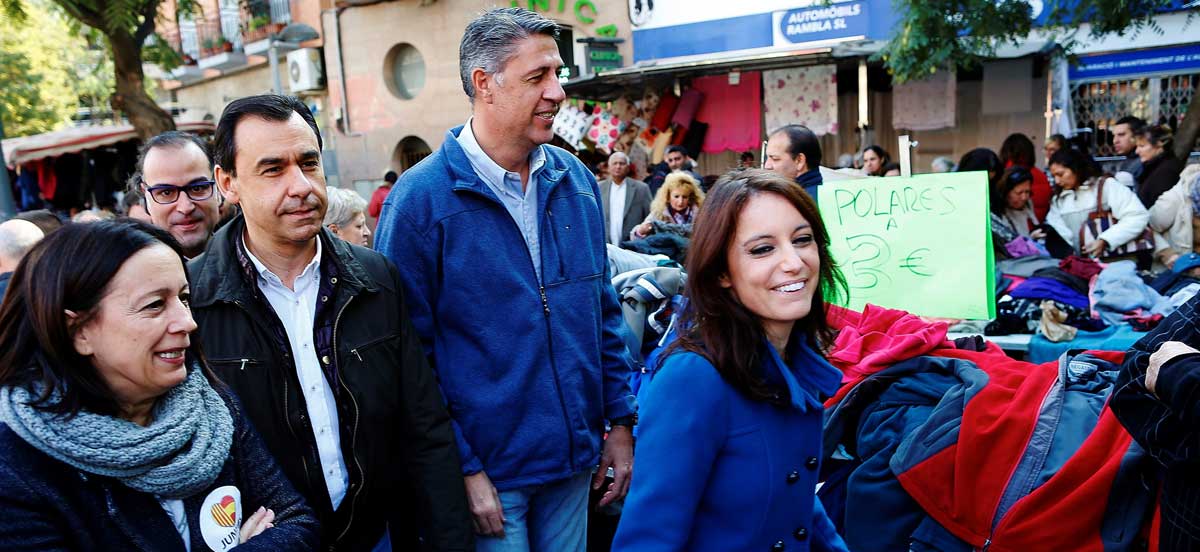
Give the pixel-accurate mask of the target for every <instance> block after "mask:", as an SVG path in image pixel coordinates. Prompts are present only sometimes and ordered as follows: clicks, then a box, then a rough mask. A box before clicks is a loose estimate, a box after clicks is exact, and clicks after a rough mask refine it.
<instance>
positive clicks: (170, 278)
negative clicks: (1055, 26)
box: [0, 8, 1200, 552]
mask: <svg viewBox="0 0 1200 552" xmlns="http://www.w3.org/2000/svg"><path fill="white" fill-rule="evenodd" d="M557 33H558V25H557V24H556V23H554V22H553V21H552V20H550V19H547V18H545V17H543V16H541V15H538V14H536V13H533V12H530V11H527V10H523V9H519V8H501V9H495V10H492V11H489V12H487V13H485V14H483V15H481V16H479V17H478V18H477V19H476V20H474V21H473V22H472V23H471V24H470V25H469V26H468V27H467V28H466V30H465V32H464V35H463V38H462V42H461V50H460V56H461V62H462V63H461V75H460V77H461V80H462V84H463V90H464V93H465V95H466V98H467V100H468V101H469V102H470V103H471V106H472V109H471V116H470V118H469V119H467V120H466V121H465V122H464V124H463V125H462V126H458V127H456V128H454V129H451V130H450V131H449V132H448V134H447V137H446V140H445V141H444V143H443V144H442V145H441V147H440V148H439V149H438V150H437V151H436V152H434V153H433V154H432V155H431V156H430V157H428V158H426V159H425V160H424V161H422V162H421V163H419V164H417V165H416V166H414V167H412V168H410V169H408V170H407V171H405V172H404V173H403V174H397V173H395V172H392V171H388V172H387V173H386V174H385V175H384V180H385V185H384V186H383V187H380V188H379V189H378V190H376V191H375V193H374V194H373V195H372V196H371V198H370V199H369V200H367V199H365V198H364V197H362V196H361V195H359V194H358V193H357V192H355V191H353V190H347V189H339V188H333V187H327V186H326V183H325V177H324V172H323V169H322V157H321V151H322V138H321V134H320V131H319V129H318V128H317V125H316V122H315V120H314V118H313V115H312V113H311V112H310V111H309V109H308V107H306V106H305V104H304V103H303V102H301V101H299V100H297V99H295V98H290V97H285V96H278V95H263V96H253V97H247V98H240V99H237V100H234V101H233V102H231V103H230V104H229V105H228V106H227V107H226V109H225V111H224V113H223V114H222V116H221V118H220V120H219V122H218V124H217V128H216V134H215V137H214V139H213V142H212V144H209V143H207V142H206V141H204V140H202V139H200V138H198V137H196V136H195V135H192V134H188V133H183V132H174V131H172V132H167V133H164V134H161V135H158V136H155V137H153V138H151V139H150V140H148V141H146V142H145V144H144V145H143V147H142V149H141V151H140V152H139V156H138V160H137V174H136V175H135V177H134V178H133V179H132V181H131V182H130V186H129V189H128V190H127V192H126V193H125V196H124V199H123V200H122V202H121V205H122V208H123V209H124V213H123V216H121V217H119V218H118V217H117V216H116V215H115V214H109V213H107V212H100V211H83V212H81V213H79V214H77V215H75V216H74V217H72V218H71V220H70V221H68V222H65V223H64V222H62V221H61V220H60V219H59V218H58V217H57V216H56V215H54V214H53V213H50V212H48V211H31V212H27V213H22V214H20V215H18V216H17V217H15V218H13V219H12V220H9V221H5V222H3V223H2V224H0V297H2V298H3V299H2V301H3V303H2V304H0V421H3V422H4V423H3V425H0V467H2V468H3V469H0V481H2V482H3V483H4V484H3V485H0V506H3V510H4V512H5V513H6V516H5V518H4V519H3V520H0V547H3V548H4V549H5V550H48V549H56V550H57V549H62V550H91V549H119V548H126V547H127V546H128V544H129V542H131V541H134V542H138V543H141V545H143V547H144V548H147V549H154V550H202V549H208V548H213V549H217V547H229V546H232V545H233V544H239V545H240V546H242V547H244V549H246V550H316V549H328V550H335V549H336V550H363V551H375V550H390V549H398V550H454V551H465V550H482V551H497V552H499V551H545V552H560V551H582V550H585V549H586V548H587V547H588V545H589V540H590V538H591V537H590V536H589V531H588V523H589V518H591V517H592V514H591V513H589V512H592V511H594V510H595V509H596V508H597V507H599V508H603V507H606V506H609V505H613V504H620V503H622V501H623V502H624V512H623V514H622V516H621V518H620V522H619V524H617V526H616V528H615V531H614V534H613V535H610V536H609V539H610V541H611V545H612V548H613V549H614V550H622V551H642V550H645V551H651V550H714V551H717V550H747V549H750V550H760V549H761V550H766V549H768V548H769V549H771V550H784V549H785V548H786V549H787V550H810V549H811V550H831V551H838V550H847V549H848V548H847V544H846V542H845V539H844V538H843V535H840V534H839V532H838V526H837V524H836V523H835V521H834V520H832V519H831V517H830V516H829V515H828V514H827V513H826V511H825V507H824V506H823V505H822V501H821V500H819V499H817V498H816V497H815V494H814V491H815V489H816V488H817V486H818V483H819V476H820V474H821V473H822V472H821V470H820V467H821V463H822V459H824V458H827V457H828V455H829V454H830V453H831V451H829V450H824V451H823V450H822V447H823V444H822V416H823V405H822V402H823V401H824V400H825V399H827V398H829V397H830V396H832V395H833V394H834V393H835V392H837V390H838V388H839V386H840V385H841V384H842V383H843V374H842V372H841V371H839V370H838V369H837V368H834V366H833V365H831V364H830V362H829V361H828V360H827V358H826V356H825V355H826V353H827V352H828V351H829V349H830V347H831V346H832V343H833V339H834V336H835V331H834V329H833V325H832V323H831V321H830V320H829V319H828V312H827V308H828V306H829V305H828V303H827V302H828V301H833V300H835V299H837V298H839V297H843V296H844V294H845V293H846V292H847V290H846V284H845V281H844V280H843V278H842V276H841V275H840V273H839V272H838V269H837V263H836V262H835V260H834V259H833V258H832V257H831V253H830V249H829V236H828V234H827V233H826V230H825V226H824V224H823V222H822V219H821V214H820V208H819V205H818V202H817V197H818V190H819V188H820V186H822V185H824V177H823V176H822V171H823V170H829V169H825V168H823V161H825V159H824V156H823V155H822V151H821V147H820V143H819V141H818V139H817V137H816V135H815V134H814V133H813V132H812V131H811V130H809V129H808V128H806V127H804V126H802V125H799V124H796V125H787V126H784V127H782V128H779V129H773V130H772V131H771V132H770V134H769V135H768V136H767V141H766V143H765V145H764V155H765V157H764V158H763V159H761V160H760V161H756V160H755V154H754V153H753V152H746V153H745V154H742V155H741V156H740V157H739V162H738V164H739V166H738V167H736V168H732V170H730V171H728V172H724V174H721V175H719V176H716V175H708V176H701V174H700V173H701V170H700V167H699V166H698V164H697V163H696V161H695V159H693V158H692V157H691V155H690V154H689V152H688V151H687V150H686V149H685V148H683V147H681V146H671V147H669V148H667V149H666V150H665V152H664V156H663V159H662V161H661V163H658V164H655V165H652V166H651V167H649V168H648V170H647V171H646V174H643V175H639V174H635V173H634V172H631V164H630V160H629V157H628V156H627V155H626V154H625V153H622V152H619V151H618V152H612V153H611V154H610V155H608V156H607V157H606V158H605V159H603V160H602V161H601V162H597V163H595V164H593V165H591V166H589V165H588V164H586V163H584V162H583V161H581V159H580V158H579V157H577V156H576V155H574V154H572V153H569V152H567V151H565V150H563V149H560V148H556V147H553V146H550V145H549V142H550V141H551V139H552V137H553V132H552V129H551V121H552V120H553V116H554V114H555V112H556V110H557V109H558V106H559V105H560V104H561V103H562V101H563V100H564V98H565V95H564V93H563V89H562V87H561V85H560V83H559V80H558V70H559V68H560V67H561V65H562V60H561V59H560V58H559V54H558V45H557V43H556V42H555V38H556V37H557ZM1113 146H1114V148H1115V149H1116V151H1117V152H1118V154H1120V155H1122V156H1124V159H1123V160H1122V161H1121V162H1120V164H1119V165H1118V166H1115V167H1108V168H1105V167H1102V166H1100V165H1099V164H1098V163H1097V162H1096V161H1095V159H1094V157H1093V156H1092V155H1091V154H1090V152H1087V151H1083V150H1081V149H1080V148H1079V147H1078V145H1076V144H1074V143H1072V142H1071V141H1070V140H1068V139H1066V138H1065V137H1063V136H1060V135H1054V136H1051V137H1049V138H1048V139H1047V140H1046V141H1045V143H1044V145H1043V152H1044V156H1045V159H1046V163H1045V166H1041V167H1039V166H1037V162H1036V146H1035V144H1034V142H1033V140H1032V139H1031V138H1029V137H1028V136H1026V135H1023V134H1013V135H1010V136H1008V137H1007V138H1006V139H1005V140H1004V141H1003V143H1002V144H1001V145H1000V147H999V149H998V152H997V151H994V150H992V149H989V148H985V147H980V148H976V149H972V150H971V151H969V152H967V153H966V154H965V155H963V156H962V157H961V159H959V160H958V161H957V163H955V162H953V160H952V159H949V158H946V157H939V158H937V159H934V160H933V163H932V166H931V172H938V173H944V172H973V171H979V172H982V173H983V174H986V180H987V182H988V186H989V192H990V194H989V201H990V207H991V212H990V214H989V216H990V221H989V224H990V228H991V232H992V234H993V236H994V246H995V253H996V256H997V258H1001V259H1012V258H1021V257H1026V256H1042V257H1054V258H1069V257H1087V258H1095V259H1103V260H1105V261H1106V262H1113V261H1118V260H1122V259H1130V260H1134V261H1136V263H1137V265H1138V267H1139V268H1140V269H1142V270H1145V271H1147V272H1146V274H1147V275H1148V274H1149V273H1150V272H1151V271H1159V272H1164V271H1171V270H1172V269H1175V268H1176V267H1181V268H1182V267H1185V265H1186V268H1187V269H1189V270H1191V269H1195V268H1197V266H1198V265H1200V259H1197V260H1195V262H1193V261H1192V260H1186V261H1181V260H1180V259H1192V257H1190V256H1191V255H1194V253H1193V251H1197V250H1200V247H1198V246H1200V235H1197V233H1196V232H1195V230H1194V228H1195V226H1194V224H1195V222H1196V221H1200V179H1198V178H1197V176H1198V175H1200V166H1197V165H1190V166H1188V165H1187V164H1186V160H1182V159H1177V158H1176V157H1174V155H1173V153H1172V149H1173V140H1172V131H1171V129H1170V128H1169V127H1166V126H1160V125H1150V124H1146V123H1144V122H1143V121H1141V120H1138V119H1136V118H1133V117H1125V118H1123V119H1121V120H1120V121H1118V124H1117V125H1115V127H1114V133H1113ZM837 164H838V165H841V166H842V167H840V168H841V169H844V170H847V171H848V174H852V175H854V176H859V177H863V178H886V177H893V176H898V175H899V174H900V171H901V168H900V167H899V165H898V164H897V163H895V162H894V161H893V160H892V157H891V155H890V154H889V153H888V151H886V149H884V148H883V147H881V146H879V145H869V146H868V147H865V148H863V149H862V150H861V151H860V152H858V153H857V154H846V155H843V156H841V158H839V159H838V162H837ZM639 177H640V178H639ZM375 219H377V221H378V222H377V225H375V226H374V227H373V228H374V232H373V231H372V226H371V225H370V220H375ZM620 248H623V249H628V250H632V251H636V252H639V253H643V254H646V255H647V256H648V258H650V259H652V261H651V262H652V263H655V264H652V265H651V266H673V267H676V268H679V269H682V270H683V271H684V272H686V274H687V281H686V284H685V288H684V291H683V293H682V299H683V302H682V303H681V304H680V305H679V309H680V310H679V311H678V312H677V313H676V315H677V316H676V317H675V318H674V323H673V324H672V325H671V327H670V330H669V331H668V335H669V336H670V339H668V338H664V340H663V343H662V347H660V349H659V350H658V351H656V354H657V355H658V358H659V359H660V360H659V361H658V364H656V365H655V368H654V372H655V376H654V379H653V380H652V381H651V382H650V383H649V384H644V385H648V387H645V388H644V389H643V390H642V391H640V392H639V394H638V398H640V399H641V402H640V404H638V401H637V400H635V396H634V392H633V391H632V390H631V386H630V381H629V380H630V377H631V375H632V374H633V373H634V372H635V371H638V370H639V369H641V367H642V365H643V364H642V361H643V359H642V358H641V357H640V354H639V351H633V350H631V349H630V348H629V347H628V346H627V344H626V341H625V339H624V335H625V332H626V331H627V330H626V329H625V328H626V327H627V326H626V320H625V318H623V315H622V306H623V302H624V301H625V298H623V297H618V295H617V293H616V291H615V290H614V288H613V285H612V284H611V281H610V279H609V272H608V271H609V267H610V264H611V263H610V255H611V252H612V251H613V250H614V249H620ZM659 255H661V256H659ZM1198 281H1200V280H1198ZM6 288H7V290H6ZM1196 301H1200V299H1196V300H1191V301H1189V303H1188V306H1187V307H1186V308H1184V309H1181V310H1180V311H1179V312H1178V313H1176V314H1175V315H1173V316H1172V317H1171V318H1168V319H1167V320H1166V321H1164V322H1163V323H1162V325H1161V326H1160V328H1159V329H1158V330H1157V331H1156V332H1155V333H1153V334H1151V335H1150V336H1149V337H1148V338H1147V339H1146V340H1144V341H1143V342H1141V343H1139V345H1138V346H1137V347H1135V351H1134V354H1131V355H1130V356H1129V358H1128V359H1127V360H1126V362H1125V365H1124V368H1123V369H1122V376H1121V377H1122V378H1123V380H1122V381H1123V382H1124V383H1123V387H1122V390H1121V391H1120V393H1122V394H1121V395H1120V397H1121V399H1120V400H1119V401H1116V402H1115V403H1114V404H1116V405H1117V406H1115V407H1114V408H1116V409H1118V411H1117V414H1118V416H1120V418H1121V422H1122V423H1124V424H1125V425H1126V426H1127V427H1129V428H1130V432H1131V433H1132V434H1133V435H1134V437H1135V438H1136V439H1138V440H1139V443H1141V442H1143V441H1144V442H1145V446H1147V447H1149V448H1150V449H1151V450H1152V451H1153V453H1154V455H1155V458H1156V459H1159V461H1160V462H1161V463H1162V465H1163V469H1164V470H1165V472H1164V473H1165V474H1166V475H1165V477H1166V481H1167V487H1166V489H1167V490H1166V491H1165V492H1164V494H1163V496H1162V501H1163V524H1162V527H1163V528H1162V532H1163V541H1162V542H1164V543H1168V544H1169V546H1168V547H1167V548H1163V549H1164V550H1167V549H1171V550H1189V549H1195V547H1196V546H1200V531H1196V530H1195V529H1194V528H1193V527H1194V520H1192V519H1191V514H1192V513H1194V512H1195V511H1197V505H1196V498H1195V493H1194V489H1195V487H1190V485H1191V484H1193V483H1194V482H1195V481H1196V475H1195V474H1196V473H1197V472H1196V470H1195V461H1196V453H1195V450H1194V449H1195V447H1194V444H1195V442H1196V439H1197V436H1198V435H1200V433H1198V432H1197V431H1196V429H1195V428H1196V427H1197V425H1196V423H1197V421H1200V412H1197V408H1196V405H1195V404H1192V403H1193V401H1192V400H1191V399H1192V397H1194V396H1195V395H1194V393H1195V391H1196V390H1197V388H1198V387H1200V361H1198V360H1197V359H1200V337H1198V335H1200V334H1198V332H1197V331H1196V324H1195V322H1194V320H1193V317H1194V315H1195V308H1196V307H1195V303H1196ZM643 370H644V369H643ZM635 426H636V427H637V428H638V432H639V433H638V435H637V443H636V457H637V458H638V462H637V468H636V470H635V468H634V458H635V442H634V428H635ZM1164 432H1167V433H1164ZM635 474H636V475H635ZM750 519H752V520H756V521H755V522H754V523H747V522H746V521H745V520H750ZM785 542H786V545H785ZM222 549H224V548H222Z"/></svg>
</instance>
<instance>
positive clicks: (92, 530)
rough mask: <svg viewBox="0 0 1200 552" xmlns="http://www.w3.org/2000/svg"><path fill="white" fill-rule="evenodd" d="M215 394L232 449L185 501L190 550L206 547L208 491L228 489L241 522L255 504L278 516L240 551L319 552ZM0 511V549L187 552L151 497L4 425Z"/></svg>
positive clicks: (241, 418)
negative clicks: (230, 427)
mask: <svg viewBox="0 0 1200 552" xmlns="http://www.w3.org/2000/svg"><path fill="white" fill-rule="evenodd" d="M218 392H220V393H221V395H222V397H223V398H225V402H226V403H227V404H228V405H229V410H230V414H231V415H232V416H233V423H234V434H233V444H232V445H231V446H230V450H229V459H228V460H226V461H225V466H224V467H222V468H221V473H220V475H218V476H217V479H216V481H214V482H213V484H212V485H210V486H209V487H208V488H207V489H205V490H204V491H203V492H200V493H197V494H195V495H193V496H191V497H188V498H185V499H184V500H183V503H184V509H185V510H186V512H187V518H188V529H189V533H190V537H191V549H192V552H201V551H205V550H209V549H210V547H209V546H208V544H206V543H205V541H204V537H203V536H202V534H201V533H202V532H201V517H202V516H213V513H212V512H206V511H202V508H201V506H202V505H203V504H204V501H205V498H206V497H208V496H209V494H210V493H212V492H214V491H216V490H217V489H218V488H220V487H224V486H227V485H232V486H234V487H237V489H238V490H239V491H241V509H240V510H239V512H238V514H239V516H240V518H241V520H243V521H244V520H245V519H246V518H248V517H250V514H253V513H254V512H255V511H256V510H258V508H259V506H265V507H266V508H269V509H272V510H274V511H275V527H274V528H272V529H267V530H266V531H265V532H263V533H262V534H260V535H258V536H257V537H254V538H252V539H250V540H248V541H246V543H245V544H242V545H240V546H238V547H237V549H238V550H239V551H241V552H252V551H256V550H262V551H269V550H288V551H293V550H294V551H302V550H314V549H316V547H317V544H318V534H317V518H316V517H315V516H314V515H313V511H312V509H310V508H309V507H308V505H307V504H305V502H304V499H303V498H301V497H300V495H299V494H298V493H297V492H296V490H295V489H294V488H293V487H292V484H291V483H289V482H288V480H287V478H286V477H284V476H283V472H282V471H280V469H279V465H278V464H276V463H275V459H274V458H272V457H271V455H270V453H268V452H267V449H266V446H265V445H263V441H262V438H261V437H260V436H259V435H258V432H256V431H255V430H254V427H253V426H252V425H250V421H249V420H248V419H247V418H246V416H245V413H244V412H243V411H242V408H241V405H240V403H238V402H237V401H236V400H235V399H233V398H232V396H231V395H229V394H228V392H227V391H224V390H219V391H218ZM0 512H3V513H4V515H3V516H0V550H6V551H24V550H28V551H31V552H32V551H35V550H36V551H38V552H46V551H58V550H63V551H65V550H78V551H93V550H94V551H96V552H108V551H111V550H140V551H146V552H160V551H163V552H165V551H182V550H184V544H183V539H182V538H181V537H180V535H179V532H178V531H177V530H176V529H175V526H174V524H172V522H171V518H170V516H168V515H167V513H166V511H165V510H164V509H163V507H162V505H160V504H159V502H158V500H157V499H156V498H155V497H154V496H153V495H150V494H147V493H144V492H141V491H135V490H133V489H131V488H129V487H126V486H125V485H123V484H121V483H120V482H119V481H117V480H115V479H112V478H108V477H102V476H98V475H93V474H87V473H84V472H82V471H80V470H78V469H76V468H74V467H71V466H69V465H67V464H65V463H63V462H60V461H58V460H55V459H53V458H51V457H50V456H48V455H46V454H45V453H43V452H42V451H40V450H37V449H35V448H33V447H32V446H30V445H29V443H26V442H25V441H24V440H23V439H21V437H19V436H17V434H16V433H14V432H13V431H12V429H10V428H9V427H8V425H6V424H0Z"/></svg>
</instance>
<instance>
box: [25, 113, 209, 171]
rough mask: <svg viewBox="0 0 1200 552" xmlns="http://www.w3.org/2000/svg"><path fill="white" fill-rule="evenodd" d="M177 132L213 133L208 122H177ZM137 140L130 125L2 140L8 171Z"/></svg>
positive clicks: (82, 128)
mask: <svg viewBox="0 0 1200 552" xmlns="http://www.w3.org/2000/svg"><path fill="white" fill-rule="evenodd" d="M175 124H176V128H177V129H178V130H183V131H187V132H194V133H212V132H213V131H214V130H215V129H216V127H215V126H214V125H213V123H211V122H209V121H191V122H177V123H175ZM136 138H137V131H135V130H134V129H133V125H129V124H122V125H110V126H86V127H76V128H68V129H64V130H59V131H55V132H47V133H44V134H36V135H34V136H22V137H19V138H9V139H6V140H4V142H3V147H4V157H5V160H6V161H7V164H8V166H9V167H16V166H18V165H23V164H25V163H28V162H30V161H37V160H38V159H44V158H47V157H58V156H60V155H64V154H67V153H78V152H81V151H84V150H89V149H95V148H99V147H104V146H109V145H112V144H116V143H119V142H124V141H126V140H134V139H136Z"/></svg>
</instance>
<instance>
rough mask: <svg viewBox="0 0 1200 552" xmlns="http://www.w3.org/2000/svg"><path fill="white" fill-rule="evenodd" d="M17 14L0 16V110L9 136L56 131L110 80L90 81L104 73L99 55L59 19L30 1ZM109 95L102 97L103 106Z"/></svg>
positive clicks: (57, 15) (47, 7) (108, 85)
mask: <svg viewBox="0 0 1200 552" xmlns="http://www.w3.org/2000/svg"><path fill="white" fill-rule="evenodd" d="M21 13H22V15H21V16H19V17H12V16H11V12H10V11H8V10H5V11H3V12H0V112H2V113H3V117H4V130H5V134H7V135H8V136H24V135H28V134H37V133H40V132H47V131H51V130H56V129H58V128H61V127H63V126H65V125H66V124H68V123H69V122H70V120H71V116H72V115H74V114H75V111H76V109H77V108H78V107H79V106H80V104H81V99H82V98H84V97H85V96H90V95H93V94H96V89H97V88H100V89H111V84H110V82H104V83H103V84H101V85H99V86H97V85H96V83H97V80H96V79H94V78H89V76H90V75H94V74H95V72H96V71H100V70H103V61H104V56H103V55H102V53H100V52H97V51H95V50H92V49H90V48H89V45H88V43H87V42H86V41H85V40H83V39H82V38H79V37H77V36H74V35H72V34H70V30H69V26H68V24H67V21H66V19H65V18H64V17H62V16H61V15H60V14H59V13H57V12H56V11H53V10H51V9H49V6H47V5H45V4H43V3H42V2H40V1H33V0H31V1H29V2H27V3H26V4H25V5H23V6H22V9H21ZM108 74H109V75H111V68H110V69H108ZM108 81H111V77H110V78H109V79H108ZM109 94H111V92H107V93H104V94H102V95H103V101H104V102H105V103H107V97H108V95H109ZM89 103H90V102H89ZM84 105H88V104H86V103H85V104H84Z"/></svg>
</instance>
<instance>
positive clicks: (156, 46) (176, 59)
mask: <svg viewBox="0 0 1200 552" xmlns="http://www.w3.org/2000/svg"><path fill="white" fill-rule="evenodd" d="M142 61H145V62H146V63H153V64H155V65H157V66H159V67H161V68H162V69H163V71H170V70H172V69H174V68H176V67H179V66H180V65H183V56H182V55H180V54H179V52H176V51H175V48H172V47H171V44H170V43H169V42H167V41H166V40H165V39H163V38H162V37H161V36H159V35H157V34H155V35H154V36H151V37H150V39H149V40H147V41H146V45H145V46H143V47H142Z"/></svg>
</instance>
